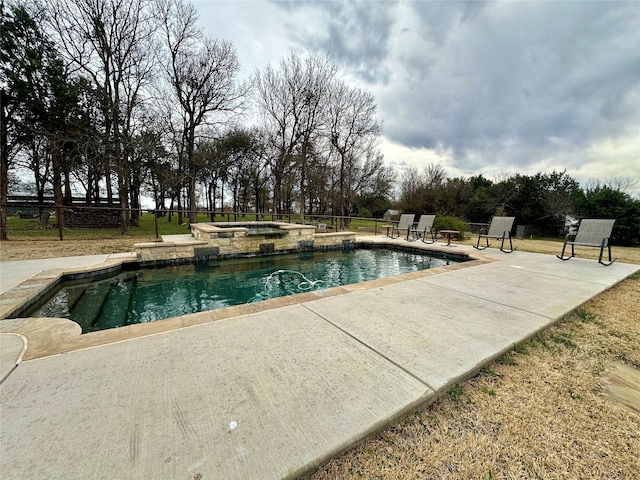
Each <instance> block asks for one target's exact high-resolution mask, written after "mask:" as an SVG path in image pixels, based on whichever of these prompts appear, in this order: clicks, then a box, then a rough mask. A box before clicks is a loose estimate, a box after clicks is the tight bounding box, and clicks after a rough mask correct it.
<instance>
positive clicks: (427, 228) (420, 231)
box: [411, 215, 436, 243]
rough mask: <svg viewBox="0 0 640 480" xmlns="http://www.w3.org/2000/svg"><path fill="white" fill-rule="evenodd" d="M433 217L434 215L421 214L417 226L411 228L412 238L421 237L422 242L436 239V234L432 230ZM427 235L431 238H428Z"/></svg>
mask: <svg viewBox="0 0 640 480" xmlns="http://www.w3.org/2000/svg"><path fill="white" fill-rule="evenodd" d="M435 219H436V216H435V215H421V216H420V220H419V221H418V226H417V227H416V228H415V229H412V230H411V233H412V235H413V240H418V239H421V240H422V241H423V242H424V243H434V242H435V241H436V236H435V234H434V232H433V221H434V220H435ZM428 237H430V238H431V240H428V239H427V238H428Z"/></svg>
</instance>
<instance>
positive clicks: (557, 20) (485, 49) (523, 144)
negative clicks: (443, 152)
mask: <svg viewBox="0 0 640 480" xmlns="http://www.w3.org/2000/svg"><path fill="white" fill-rule="evenodd" d="M412 5H413V6H414V8H415V11H416V13H417V14H418V16H419V17H420V18H421V19H422V25H423V26H424V29H423V30H421V32H420V33H421V36H420V40H421V42H422V46H423V51H424V57H425V61H424V62H420V58H419V56H418V55H414V56H413V57H409V60H410V63H403V64H401V65H400V67H401V68H404V69H405V70H406V72H407V74H405V75H403V76H401V77H400V78H399V84H396V85H395V86H394V88H393V90H391V89H388V90H385V89H379V90H378V92H379V93H378V97H379V99H380V104H381V108H382V110H383V111H384V112H385V113H386V115H385V119H387V121H386V134H387V135H388V136H389V138H390V139H392V140H394V141H396V142H398V143H401V144H404V145H408V146H413V147H429V148H433V147H434V146H435V145H437V144H439V143H443V144H445V145H448V146H450V147H451V148H453V150H454V152H455V157H456V159H457V160H458V161H459V162H461V163H464V162H465V161H466V159H467V157H469V158H470V157H471V156H470V155H468V152H478V151H480V152H483V153H484V154H485V155H486V158H487V160H488V161H493V159H495V158H498V157H502V158H507V157H508V158H509V159H510V161H511V162H514V163H515V164H516V165H519V164H523V163H526V162H530V161H532V160H536V159H538V158H542V157H544V156H547V155H549V154H551V153H552V152H553V150H554V149H555V148H557V147H556V144H555V139H557V138H561V139H564V140H566V141H567V142H568V143H569V144H571V145H572V147H573V148H575V149H580V148H584V147H585V146H586V145H587V144H588V143H589V142H592V141H593V140H594V139H595V138H599V137H602V136H615V135H618V134H621V133H623V131H624V129H626V128H628V126H629V125H630V124H632V125H635V126H636V127H637V126H638V125H640V98H639V97H638V79H639V78H640V72H639V66H640V62H639V61H638V60H639V57H638V54H639V52H638V40H637V38H638V34H637V31H636V28H637V25H638V23H639V19H640V15H639V13H640V6H639V4H637V3H618V2H616V3H614V4H612V3H610V2H608V3H596V2H593V3H586V2H585V3H580V2H562V3H555V2H554V3H521V2H496V3H490V4H485V5H484V6H483V8H481V9H480V8H477V9H475V10H474V12H472V14H470V13H469V12H468V11H466V10H465V7H466V6H465V4H461V5H456V4H454V6H455V8H445V7H444V6H443V5H442V4H431V3H428V2H427V3H416V4H412ZM388 118H392V119H394V121H389V120H388ZM473 157H474V158H477V157H476V155H473ZM470 166H471V167H474V166H475V165H470Z"/></svg>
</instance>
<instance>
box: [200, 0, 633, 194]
mask: <svg viewBox="0 0 640 480" xmlns="http://www.w3.org/2000/svg"><path fill="white" fill-rule="evenodd" d="M193 3H194V4H195V5H196V7H197V9H198V11H199V12H200V21H201V24H202V26H203V28H204V30H205V31H206V33H207V34H208V35H209V36H212V37H214V38H220V39H225V40H229V41H231V42H232V43H233V44H234V45H235V47H236V49H237V51H238V56H239V60H240V63H241V72H240V77H241V78H240V79H248V78H249V76H250V75H251V74H252V72H254V71H255V70H256V69H262V68H264V66H265V65H267V64H271V65H273V66H277V65H278V63H279V62H280V60H281V59H282V58H283V57H284V56H285V55H286V54H287V53H288V52H290V51H292V50H293V51H295V52H298V53H299V54H301V55H304V54H306V53H311V52H320V53H326V54H328V55H330V56H331V58H332V59H333V61H334V62H335V63H336V64H337V65H339V66H340V67H341V68H342V71H343V73H344V75H345V77H346V78H347V80H348V81H349V82H351V83H352V84H353V85H354V86H360V87H363V88H366V89H367V90H369V91H370V92H372V93H373V94H374V95H375V97H376V101H377V104H378V114H379V117H380V119H381V120H382V121H383V124H384V134H383V140H382V143H381V147H380V148H381V151H382V152H383V154H384V156H385V160H386V162H387V163H389V164H391V165H393V166H394V167H395V168H396V169H397V170H398V171H400V170H402V169H403V168H406V167H407V166H416V167H418V168H419V169H422V168H423V167H424V166H426V165H428V164H430V163H439V164H442V165H443V166H444V167H445V168H446V170H447V172H448V173H449V175H450V176H470V175H477V174H480V173H482V174H484V175H485V176H487V177H489V178H501V177H503V176H504V175H505V174H513V173H522V174H526V175H531V174H535V173H537V172H551V171H553V170H556V171H561V170H565V169H566V170H567V173H568V174H569V175H571V176H572V177H574V178H575V179H577V180H578V181H580V182H581V183H583V184H586V182H588V181H589V180H590V179H595V178H597V179H600V180H603V181H607V180H609V179H610V178H611V177H614V178H628V179H630V180H632V181H634V180H635V181H638V183H637V184H636V185H635V187H633V188H632V189H630V190H628V193H631V194H633V195H634V196H640V2H639V1H637V0H634V1H629V2H624V1H603V2H597V1H527V2H525V1H515V0H514V1H499V2H482V1H472V2H457V1H446V2H435V1H371V0H370V1H361V2H345V1H327V0H324V1H318V0H314V1H288V2H275V1H266V0H261V1H247V0H241V1H237V0H236V1H218V0H208V1H207V0H198V1H194V2H193Z"/></svg>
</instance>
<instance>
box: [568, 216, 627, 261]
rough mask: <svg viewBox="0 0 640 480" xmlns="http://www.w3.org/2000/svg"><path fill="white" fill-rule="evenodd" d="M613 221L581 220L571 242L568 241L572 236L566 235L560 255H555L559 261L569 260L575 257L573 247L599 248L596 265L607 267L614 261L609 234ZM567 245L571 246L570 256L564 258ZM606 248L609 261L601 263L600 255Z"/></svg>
mask: <svg viewBox="0 0 640 480" xmlns="http://www.w3.org/2000/svg"><path fill="white" fill-rule="evenodd" d="M614 222H615V220H609V219H593V218H589V219H583V220H582V221H581V222H580V227H578V233H576V235H575V238H574V239H573V241H571V242H570V241H569V238H571V237H572V236H573V235H571V234H568V235H567V236H566V237H565V239H564V244H563V245H562V253H560V255H556V257H558V258H559V259H560V260H569V259H570V258H573V257H574V256H575V251H574V246H575V245H578V246H582V247H595V248H600V256H599V257H598V263H601V264H602V265H604V266H605V267H608V266H609V265H611V264H612V263H613V262H615V261H616V259H615V258H614V259H613V260H611V232H612V230H613V223H614ZM567 245H571V255H568V256H566V257H565V256H564V250H565V248H567ZM605 247H607V252H608V254H609V259H608V261H606V262H603V261H602V254H603V253H604V248H605Z"/></svg>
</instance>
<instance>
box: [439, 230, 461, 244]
mask: <svg viewBox="0 0 640 480" xmlns="http://www.w3.org/2000/svg"><path fill="white" fill-rule="evenodd" d="M440 234H441V235H446V236H447V245H446V246H447V247H455V245H451V236H453V235H456V236H458V235H460V231H459V230H440Z"/></svg>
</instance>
